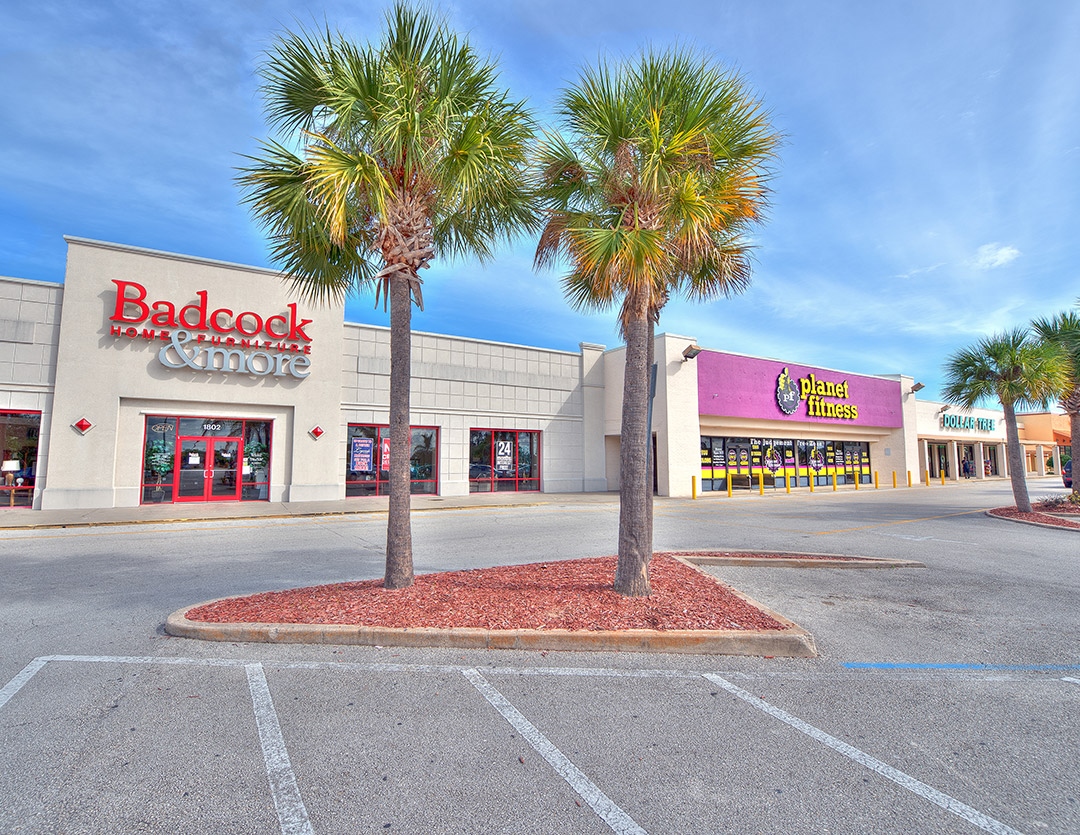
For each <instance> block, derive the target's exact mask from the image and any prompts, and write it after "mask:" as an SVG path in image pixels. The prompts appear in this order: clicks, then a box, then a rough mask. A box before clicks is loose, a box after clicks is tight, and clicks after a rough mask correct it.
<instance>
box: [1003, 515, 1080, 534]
mask: <svg viewBox="0 0 1080 835" xmlns="http://www.w3.org/2000/svg"><path fill="white" fill-rule="evenodd" d="M1037 512H1038V511H1036V513H1037ZM983 513H984V514H985V515H986V516H989V517H990V518H991V519H998V520H1000V521H1002V522H1013V523H1015V524H1017V525H1031V526H1032V527H1033V528H1049V529H1050V530H1053V531H1080V527H1077V528H1074V527H1070V526H1068V525H1050V524H1047V523H1046V522H1035V521H1033V520H1031V519H1013V518H1012V517H1010V516H998V515H997V514H996V513H994V511H993V510H984V511H983ZM1043 515H1044V516H1052V515H1053V514H1051V513H1044V514H1043ZM1054 518H1060V517H1054ZM1070 521H1071V520H1070ZM1077 521H1080V519H1078V520H1077Z"/></svg>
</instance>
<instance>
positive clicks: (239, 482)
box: [139, 413, 274, 504]
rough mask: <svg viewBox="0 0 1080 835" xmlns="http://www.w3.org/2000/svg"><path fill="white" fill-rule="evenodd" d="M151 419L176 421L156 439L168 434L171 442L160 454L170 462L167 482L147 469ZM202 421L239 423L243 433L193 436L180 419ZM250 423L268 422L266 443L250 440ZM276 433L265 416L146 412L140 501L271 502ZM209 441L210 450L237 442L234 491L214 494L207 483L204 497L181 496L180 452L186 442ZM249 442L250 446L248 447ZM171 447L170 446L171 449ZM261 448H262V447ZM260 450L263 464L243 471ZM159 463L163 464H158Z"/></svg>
mask: <svg viewBox="0 0 1080 835" xmlns="http://www.w3.org/2000/svg"><path fill="white" fill-rule="evenodd" d="M151 420H159V421H164V422H166V423H168V422H169V421H171V422H172V423H173V425H172V429H171V432H170V431H168V430H162V431H159V432H158V433H157V434H159V435H162V437H161V438H155V439H153V440H154V441H155V442H161V441H163V440H164V438H165V437H168V438H169V439H170V441H171V443H170V444H168V445H167V447H166V449H163V450H161V451H159V452H158V453H157V454H158V455H159V456H161V457H164V459H165V461H167V462H168V463H170V464H171V470H170V471H171V478H170V479H169V480H168V481H165V480H163V478H162V477H161V476H160V475H159V477H158V479H157V480H156V481H155V480H154V479H153V478H152V472H151V474H150V475H149V476H148V472H150V471H151V467H150V461H151V455H152V452H151V450H150V449H149V446H150V443H151V429H152V426H151V424H150V421H151ZM192 420H194V421H202V422H204V423H207V424H209V423H212V422H215V421H222V422H228V423H239V424H240V433H239V435H218V434H209V435H207V434H205V433H204V434H202V435H193V434H191V433H190V432H189V433H183V432H182V430H181V425H180V422H181V421H192ZM249 424H265V425H266V439H265V440H266V442H265V443H262V442H261V441H257V440H256V441H255V442H254V443H252V442H251V441H250V440H249V439H248V426H249ZM273 432H274V422H273V421H272V420H263V419H251V418H226V417H221V416H220V415H214V416H211V417H205V416H199V415H163V414H156V413H155V414H152V415H146V416H145V420H144V422H143V455H142V459H141V461H142V468H141V471H140V475H139V503H140V504H175V503H179V502H231V501H241V502H259V501H262V502H268V501H270V448H271V441H272V437H273ZM200 440H202V441H207V442H208V443H207V450H208V451H209V450H211V449H212V448H213V447H214V445H215V444H216V443H217V442H233V443H236V456H237V462H236V468H235V469H234V472H235V473H236V474H237V475H238V476H239V477H238V478H237V479H236V483H235V490H230V491H228V493H227V494H225V493H224V491H222V492H217V493H215V492H214V491H212V490H211V489H210V486H209V484H208V485H207V486H206V490H205V492H204V493H203V494H202V495H201V496H186V497H181V496H180V495H179V492H180V489H179V488H180V472H181V468H180V466H178V465H179V462H180V458H179V456H180V453H181V449H182V446H183V444H182V442H183V441H200ZM249 444H250V447H251V448H250V449H249V448H247V447H248V445H249ZM170 447H171V448H170ZM260 447H261V449H260ZM256 449H258V455H259V457H260V458H262V459H263V462H262V463H263V466H261V467H257V468H255V467H254V465H253V466H252V472H250V473H245V472H244V464H245V460H246V459H248V460H250V459H251V456H253V455H255V454H256V452H255V450H256ZM159 466H160V464H159ZM260 473H261V474H262V475H263V477H262V478H259V479H258V480H254V479H251V480H247V479H245V476H247V475H252V476H255V475H257V474H260Z"/></svg>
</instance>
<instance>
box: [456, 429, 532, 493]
mask: <svg viewBox="0 0 1080 835" xmlns="http://www.w3.org/2000/svg"><path fill="white" fill-rule="evenodd" d="M539 490H540V433H539V432H528V431H520V430H515V429H473V430H472V431H471V432H470V433H469V492H470V493H490V492H503V491H510V492H515V491H516V492H538V491H539Z"/></svg>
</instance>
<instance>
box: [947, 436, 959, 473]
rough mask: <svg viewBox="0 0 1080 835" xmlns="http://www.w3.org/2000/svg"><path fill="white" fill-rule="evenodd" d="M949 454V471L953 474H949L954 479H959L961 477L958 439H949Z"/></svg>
mask: <svg viewBox="0 0 1080 835" xmlns="http://www.w3.org/2000/svg"><path fill="white" fill-rule="evenodd" d="M947 455H948V456H949V472H950V473H952V475H950V476H949V478H950V479H952V480H953V481H959V479H960V450H959V446H958V445H957V443H956V441H949V448H948V451H947Z"/></svg>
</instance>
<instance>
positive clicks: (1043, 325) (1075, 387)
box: [1031, 310, 1080, 501]
mask: <svg viewBox="0 0 1080 835" xmlns="http://www.w3.org/2000/svg"><path fill="white" fill-rule="evenodd" d="M1031 327H1032V329H1033V330H1034V331H1035V333H1037V334H1038V335H1039V338H1040V339H1042V340H1044V341H1046V342H1049V343H1051V344H1053V345H1057V346H1058V348H1059V350H1060V351H1061V352H1062V354H1063V355H1064V357H1065V360H1066V364H1067V371H1068V380H1067V382H1066V385H1065V388H1064V389H1062V390H1061V391H1060V392H1059V393H1058V405H1060V406H1061V408H1062V409H1063V410H1064V412H1065V414H1067V415H1068V416H1069V444H1070V446H1071V447H1072V457H1073V472H1074V473H1075V472H1076V462H1075V459H1076V453H1077V450H1080V316H1078V315H1077V314H1075V313H1073V312H1072V311H1071V310H1066V311H1063V312H1061V313H1058V314H1057V315H1056V316H1051V317H1049V318H1047V317H1043V318H1042V319H1036V320H1035V321H1034V322H1032V323H1031ZM1072 489H1073V495H1074V497H1077V498H1076V499H1075V500H1078V501H1080V480H1078V479H1076V478H1075V477H1074V478H1073V488H1072Z"/></svg>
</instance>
